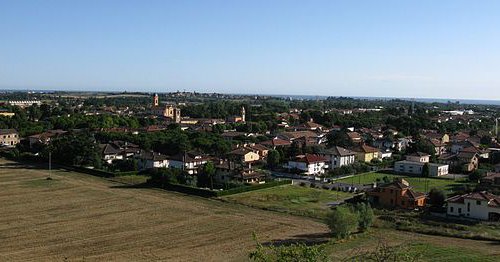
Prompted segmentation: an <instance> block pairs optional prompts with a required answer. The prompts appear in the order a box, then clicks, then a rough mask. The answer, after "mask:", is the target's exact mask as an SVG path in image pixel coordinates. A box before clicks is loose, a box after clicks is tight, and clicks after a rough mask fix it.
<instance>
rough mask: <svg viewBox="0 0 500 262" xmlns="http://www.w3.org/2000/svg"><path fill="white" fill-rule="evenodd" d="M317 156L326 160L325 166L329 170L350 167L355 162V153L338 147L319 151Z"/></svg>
mask: <svg viewBox="0 0 500 262" xmlns="http://www.w3.org/2000/svg"><path fill="white" fill-rule="evenodd" d="M318 155H320V156H322V157H324V158H326V159H327V160H328V162H327V164H328V167H329V168H331V169H335V168H338V167H341V166H347V165H351V164H353V163H354V162H355V161H356V152H353V151H351V150H348V149H345V148H343V147H340V146H334V147H332V148H328V149H323V150H320V151H319V152H318Z"/></svg>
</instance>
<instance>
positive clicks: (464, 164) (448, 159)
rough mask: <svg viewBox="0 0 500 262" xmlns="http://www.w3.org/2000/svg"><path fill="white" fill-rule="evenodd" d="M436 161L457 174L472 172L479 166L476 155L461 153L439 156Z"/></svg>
mask: <svg viewBox="0 0 500 262" xmlns="http://www.w3.org/2000/svg"><path fill="white" fill-rule="evenodd" d="M438 161H439V162H440V163H443V164H447V165H449V166H450V168H452V169H453V170H456V171H458V172H472V171H474V170H476V169H477V168H478V166H479V157H478V155H477V154H476V153H471V152H463V151H462V152H459V153H457V154H443V155H441V156H439V158H438Z"/></svg>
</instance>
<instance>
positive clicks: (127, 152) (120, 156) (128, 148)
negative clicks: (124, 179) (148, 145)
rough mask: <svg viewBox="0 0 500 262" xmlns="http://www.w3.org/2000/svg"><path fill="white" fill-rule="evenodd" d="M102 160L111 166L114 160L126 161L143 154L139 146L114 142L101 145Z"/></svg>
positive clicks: (124, 142)
mask: <svg viewBox="0 0 500 262" xmlns="http://www.w3.org/2000/svg"><path fill="white" fill-rule="evenodd" d="M99 147H100V148H101V150H102V159H103V160H104V161H105V162H106V163H108V164H111V163H112V162H113V161H114V160H124V159H128V158H132V157H134V156H136V155H139V154H140V153H141V149H140V148H139V146H138V145H135V144H132V143H129V142H126V141H113V142H110V143H107V144H101V145H99Z"/></svg>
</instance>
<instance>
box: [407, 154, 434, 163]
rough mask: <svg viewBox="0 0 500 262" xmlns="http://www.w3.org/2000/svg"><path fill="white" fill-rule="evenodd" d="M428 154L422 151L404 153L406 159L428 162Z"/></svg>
mask: <svg viewBox="0 0 500 262" xmlns="http://www.w3.org/2000/svg"><path fill="white" fill-rule="evenodd" d="M429 158H430V155H429V154H426V153H422V152H417V153H413V154H409V155H406V160H408V161H412V162H420V163H429Z"/></svg>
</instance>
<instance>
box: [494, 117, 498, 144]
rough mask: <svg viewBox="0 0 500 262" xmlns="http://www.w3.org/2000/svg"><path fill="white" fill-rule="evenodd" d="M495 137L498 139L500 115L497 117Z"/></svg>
mask: <svg viewBox="0 0 500 262" xmlns="http://www.w3.org/2000/svg"><path fill="white" fill-rule="evenodd" d="M495 137H496V138H497V139H498V117H497V118H495Z"/></svg>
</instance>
